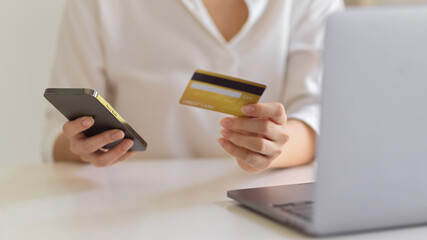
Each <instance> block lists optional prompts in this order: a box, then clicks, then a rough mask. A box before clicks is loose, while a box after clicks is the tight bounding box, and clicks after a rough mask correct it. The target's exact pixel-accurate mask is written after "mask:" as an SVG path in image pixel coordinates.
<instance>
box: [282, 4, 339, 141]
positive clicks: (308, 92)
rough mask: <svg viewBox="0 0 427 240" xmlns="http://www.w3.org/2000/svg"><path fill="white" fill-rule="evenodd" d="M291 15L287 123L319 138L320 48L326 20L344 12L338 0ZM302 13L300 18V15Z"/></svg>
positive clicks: (286, 99) (286, 95)
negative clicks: (300, 124)
mask: <svg viewBox="0 0 427 240" xmlns="http://www.w3.org/2000/svg"><path fill="white" fill-rule="evenodd" d="M307 2H308V3H307V4H306V5H305V6H299V7H300V8H301V9H298V10H296V11H294V13H295V15H294V16H293V20H292V23H291V24H292V25H291V33H290V42H289V44H290V45H289V52H288V60H287V72H286V79H285V81H286V88H285V91H284V95H283V102H284V105H285V108H286V112H287V115H288V118H289V119H298V120H300V121H302V122H304V123H306V124H307V125H308V126H310V127H311V128H312V129H313V130H314V131H315V132H316V133H317V134H319V127H320V126H319V125H320V124H319V122H320V105H319V100H320V99H319V98H320V91H321V78H322V56H321V55H322V48H323V37H324V30H325V23H326V18H327V16H328V15H329V14H331V13H333V12H335V11H338V10H341V9H343V8H344V4H343V2H342V0H313V1H307ZM300 13H302V14H300Z"/></svg>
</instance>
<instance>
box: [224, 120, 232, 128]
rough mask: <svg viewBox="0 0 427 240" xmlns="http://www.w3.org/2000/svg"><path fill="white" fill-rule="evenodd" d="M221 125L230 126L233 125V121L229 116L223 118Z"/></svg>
mask: <svg viewBox="0 0 427 240" xmlns="http://www.w3.org/2000/svg"><path fill="white" fill-rule="evenodd" d="M221 125H222V126H223V127H225V128H231V126H232V125H233V121H231V119H229V118H225V119H223V120H222V121H221Z"/></svg>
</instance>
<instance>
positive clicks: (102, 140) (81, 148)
mask: <svg viewBox="0 0 427 240" xmlns="http://www.w3.org/2000/svg"><path fill="white" fill-rule="evenodd" d="M124 137H125V134H124V132H123V131H122V130H118V129H114V130H109V131H105V132H103V133H100V134H98V135H95V136H92V137H89V138H85V139H83V140H78V141H76V143H75V149H76V151H77V152H79V153H83V154H88V153H93V152H96V151H98V150H99V149H100V148H102V147H104V146H105V145H107V144H109V143H112V142H115V141H118V140H120V139H123V138H124Z"/></svg>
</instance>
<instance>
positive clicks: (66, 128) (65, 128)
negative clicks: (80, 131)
mask: <svg viewBox="0 0 427 240" xmlns="http://www.w3.org/2000/svg"><path fill="white" fill-rule="evenodd" d="M62 132H63V133H64V134H65V136H67V137H71V132H70V124H69V122H66V123H65V124H64V125H62Z"/></svg>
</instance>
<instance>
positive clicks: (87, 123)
mask: <svg viewBox="0 0 427 240" xmlns="http://www.w3.org/2000/svg"><path fill="white" fill-rule="evenodd" d="M93 122H94V121H93V118H91V117H89V118H86V119H85V120H83V122H82V125H83V127H90V126H92V124H93Z"/></svg>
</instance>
